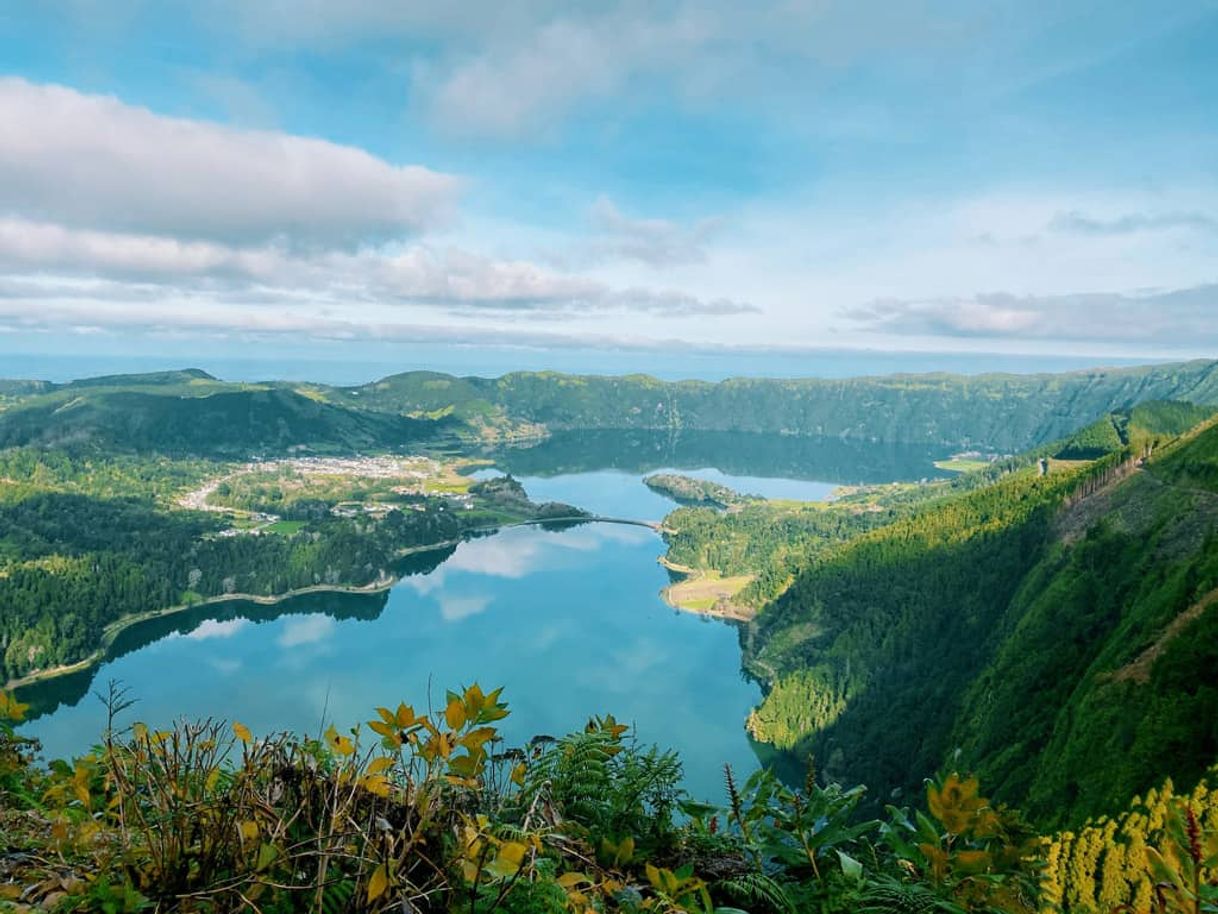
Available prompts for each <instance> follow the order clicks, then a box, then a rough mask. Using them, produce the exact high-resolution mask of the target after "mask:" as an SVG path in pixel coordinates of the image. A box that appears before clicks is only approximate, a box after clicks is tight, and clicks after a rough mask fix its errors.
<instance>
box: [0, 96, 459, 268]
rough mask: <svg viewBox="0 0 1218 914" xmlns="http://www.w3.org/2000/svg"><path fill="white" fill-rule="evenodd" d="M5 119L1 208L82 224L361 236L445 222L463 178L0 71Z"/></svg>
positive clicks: (251, 236)
mask: <svg viewBox="0 0 1218 914" xmlns="http://www.w3.org/2000/svg"><path fill="white" fill-rule="evenodd" d="M0 123H4V124H7V125H9V129H5V130H3V131H0V213H6V214H8V215H10V216H12V215H17V216H22V217H25V218H28V219H31V220H36V221H45V222H54V223H59V224H63V225H70V226H76V227H84V228H91V229H105V230H117V231H121V232H133V233H143V234H153V235H172V236H175V237H181V238H192V239H211V240H221V241H230V242H242V243H246V242H251V241H260V242H261V241H267V240H270V239H277V238H278V239H285V240H287V241H289V242H293V243H301V244H317V243H321V244H344V245H349V244H353V243H357V242H360V241H364V240H367V239H369V238H383V237H396V236H400V235H402V234H403V233H413V232H419V231H422V230H424V229H427V228H429V227H432V226H434V225H436V224H438V223H443V222H445V221H446V220H447V219H448V218H449V217H450V215H451V211H452V207H453V204H454V199H455V196H456V193H457V190H458V181H457V180H456V179H455V178H454V177H452V176H450V175H445V174H441V173H439V172H435V171H432V170H430V169H427V168H423V167H420V166H417V165H407V166H397V165H392V164H390V163H388V162H385V161H384V160H382V159H378V158H376V157H375V156H373V155H370V154H369V153H367V152H365V151H364V150H362V149H357V148H355V147H351V146H340V145H337V144H335V143H329V142H326V141H324V140H317V139H311V138H307V137H301V136H294V135H290V134H286V133H279V132H272V131H259V130H239V129H234V128H230V127H223V126H219V125H216V124H210V123H206V122H202V121H193V120H186V119H182V118H173V117H166V116H163V115H159V114H155V113H153V112H152V111H149V110H148V109H146V108H139V107H135V106H132V105H127V104H124V103H123V102H121V101H119V100H118V99H116V98H113V97H109V96H101V95H86V94H84V93H81V92H77V91H75V90H73V89H69V88H65V87H63V86H55V85H36V84H33V83H30V82H27V81H26V80H23V79H18V78H11V77H9V78H3V79H0ZM14 125H19V129H13V128H14Z"/></svg>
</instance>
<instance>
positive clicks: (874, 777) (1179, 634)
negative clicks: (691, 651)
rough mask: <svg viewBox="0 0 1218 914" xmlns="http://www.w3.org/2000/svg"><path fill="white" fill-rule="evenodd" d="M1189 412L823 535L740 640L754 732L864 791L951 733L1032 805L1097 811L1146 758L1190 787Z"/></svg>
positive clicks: (1215, 525)
mask: <svg viewBox="0 0 1218 914" xmlns="http://www.w3.org/2000/svg"><path fill="white" fill-rule="evenodd" d="M1165 413H1172V414H1176V415H1186V414H1187V415H1188V416H1190V417H1191V416H1192V413H1191V412H1188V411H1182V410H1176V409H1175V408H1163V409H1160V410H1157V411H1155V412H1154V417H1156V418H1157V419H1162V417H1163V415H1164V414H1165ZM1105 421H1106V422H1108V423H1109V426H1110V427H1112V428H1114V429H1115V427H1116V426H1115V425H1114V424H1112V420H1105ZM1146 421H1147V417H1145V416H1142V415H1139V416H1138V418H1137V420H1136V421H1134V422H1131V423H1127V425H1126V428H1127V429H1132V430H1133V432H1134V433H1135V434H1137V435H1140V436H1141V437H1145V434H1146V431H1145V428H1144V426H1143V425H1142V424H1141V423H1143V422H1146ZM1203 428H1204V430H1203V431H1201V432H1200V433H1196V434H1192V435H1190V436H1186V438H1185V439H1182V440H1181V441H1180V442H1179V443H1176V444H1170V445H1167V446H1166V447H1163V448H1162V449H1160V450H1159V451H1156V453H1155V455H1154V456H1153V457H1152V458H1151V459H1150V461H1149V462H1148V463H1146V465H1145V466H1144V467H1143V466H1141V464H1140V461H1138V460H1137V459H1136V455H1134V454H1131V453H1130V452H1129V451H1128V450H1126V449H1122V450H1118V451H1116V452H1114V453H1111V454H1109V455H1108V456H1107V457H1104V458H1103V459H1101V460H1098V461H1095V462H1093V463H1090V464H1084V465H1078V464H1063V465H1058V466H1054V467H1051V469H1050V471H1049V473H1047V474H1045V475H1042V473H1041V471H1040V470H1039V469H1038V468H1035V467H1028V468H1025V469H1021V470H1018V471H1016V472H1012V473H1008V474H1007V475H1006V476H1004V477H1002V478H1001V479H999V480H998V481H997V482H995V483H994V484H992V485H986V486H983V487H980V488H976V489H974V490H972V491H964V492H963V493H962V494H956V495H951V496H948V497H945V498H942V499H939V500H935V501H931V502H930V503H928V504H925V505H923V506H922V507H919V508H917V509H916V510H915V511H914V512H913V513H911V514H909V515H907V516H904V517H900V518H899V519H897V520H896V521H895V522H893V523H891V524H888V525H886V526H884V527H881V528H880V529H878V530H874V531H872V532H869V533H865V534H862V535H859V536H855V537H853V538H851V539H847V540H845V541H844V542H841V543H839V544H837V545H835V546H832V547H831V548H828V549H821V550H820V551H819V552H818V553H816V554H815V560H814V561H808V562H807V564H805V565H804V567H803V568H802V569H801V570H800V571H799V572H798V573H797V574H796V575H795V577H794V580H793V581H792V582H791V584H790V586H789V587H787V588H786V590H785V591H784V592H783V593H782V594H781V595H780V596H779V597H777V598H776V599H775V600H773V601H772V602H771V603H769V604H768V605H765V606H764V608H763V609H762V611H761V613H760V615H759V616H758V618H757V620H756V622H755V623H754V626H753V629H752V631H751V632H750V633H749V637H748V638H746V645H747V648H748V649H747V657H746V662H747V664H748V666H749V669H751V670H752V671H753V672H754V673H755V674H756V675H758V676H759V677H761V678H763V679H764V680H766V681H767V682H769V684H770V687H771V688H770V691H769V693H768V695H767V697H766V699H765V701H764V702H763V704H762V705H761V707H760V708H759V709H758V711H757V712H756V713H755V715H754V717H753V719H752V721H751V722H750V723H751V727H752V729H753V731H754V733H755V734H756V735H757V736H759V737H761V738H764V739H768V740H770V741H773V742H775V743H777V744H778V745H780V746H784V747H787V748H791V749H793V750H795V751H797V752H799V753H801V754H808V753H811V754H813V755H815V757H816V758H817V760H818V763H819V764H820V765H822V766H823V767H824V768H826V769H827V770H829V771H831V772H833V773H838V774H840V773H843V772H847V771H848V772H850V774H851V776H855V777H859V778H860V779H862V780H864V781H866V782H867V783H869V784H871V785H872V786H873V787H874V788H876V789H878V790H879V791H880V795H881V796H883V795H886V794H887V792H888V791H891V790H894V789H901V790H909V789H912V788H913V787H915V786H916V785H917V784H918V783H919V781H920V779H921V778H922V777H923V775H924V772H925V771H926V770H927V769H928V768H934V767H936V766H937V765H938V764H941V763H942V762H943V760H944V759H945V758H947V757H948V756H949V755H951V753H952V752H953V751H955V750H957V749H959V750H960V751H961V753H962V755H961V759H962V761H963V762H965V763H967V765H968V766H969V767H972V768H975V770H977V771H978V772H979V773H980V774H981V775H982V777H983V779H984V780H985V781H986V783H989V784H992V785H993V789H994V792H995V794H996V796H998V797H1000V798H1002V799H1005V800H1008V801H1012V802H1019V803H1021V804H1026V806H1027V808H1028V809H1029V811H1030V812H1032V813H1033V814H1034V815H1036V816H1038V817H1039V818H1040V819H1041V820H1042V821H1057V822H1076V821H1079V820H1081V819H1083V818H1085V817H1087V816H1088V815H1092V814H1098V813H1100V812H1104V811H1107V810H1109V809H1111V808H1112V807H1113V805H1114V804H1117V803H1120V802H1121V801H1122V798H1124V797H1128V796H1130V795H1132V794H1133V793H1136V792H1140V791H1142V790H1145V789H1146V788H1147V787H1149V786H1150V785H1151V784H1153V783H1154V782H1155V781H1156V779H1157V778H1159V777H1161V776H1162V774H1163V773H1164V771H1165V767H1166V770H1167V772H1168V773H1170V774H1172V775H1173V776H1175V777H1177V778H1179V779H1180V780H1182V781H1193V782H1195V781H1196V779H1197V778H1198V777H1200V776H1201V774H1202V773H1203V772H1204V770H1205V769H1206V768H1207V766H1209V765H1211V764H1212V763H1213V761H1214V759H1215V758H1216V757H1218V724H1216V723H1215V722H1216V721H1218V681H1215V679H1214V677H1213V672H1212V671H1213V670H1215V669H1218V627H1216V626H1218V617H1216V616H1215V615H1214V614H1213V613H1210V612H1208V611H1207V610H1208V609H1209V607H1210V605H1211V603H1212V602H1214V598H1213V591H1214V590H1215V588H1216V587H1218V536H1216V535H1215V531H1216V530H1218V492H1215V491H1214V486H1213V484H1212V482H1213V480H1214V479H1215V477H1214V475H1213V474H1212V468H1213V467H1214V466H1216V465H1218V430H1216V429H1215V428H1213V427H1208V426H1203ZM1071 440H1072V441H1077V440H1080V439H1079V437H1078V436H1075V437H1074V438H1072V439H1071ZM1091 440H1103V439H1099V438H1092V439H1091ZM1098 758H1104V759H1107V760H1109V761H1107V762H1106V763H1105V764H1104V765H1102V766H1098V769H1102V770H1098V769H1097V765H1096V759H1098Z"/></svg>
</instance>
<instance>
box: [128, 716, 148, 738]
mask: <svg viewBox="0 0 1218 914" xmlns="http://www.w3.org/2000/svg"><path fill="white" fill-rule="evenodd" d="M131 735H132V736H133V737H135V739H136V742H140V743H142V742H144V741H145V740H146V739H148V725H147V724H142V723H140V722H139V721H136V722H135V723H134V724H132V725H131Z"/></svg>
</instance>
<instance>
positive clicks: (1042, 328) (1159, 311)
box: [845, 283, 1218, 345]
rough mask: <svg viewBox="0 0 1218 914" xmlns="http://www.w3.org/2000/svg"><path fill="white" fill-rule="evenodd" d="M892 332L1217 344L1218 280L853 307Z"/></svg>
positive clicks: (861, 319) (858, 315)
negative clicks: (1130, 289) (1177, 286)
mask: <svg viewBox="0 0 1218 914" xmlns="http://www.w3.org/2000/svg"><path fill="white" fill-rule="evenodd" d="M845 316H846V317H847V318H848V319H850V320H852V321H854V322H856V323H858V324H859V325H860V326H861V327H863V328H864V329H866V330H868V331H871V332H877V333H886V334H896V335H913V336H941V337H982V338H996V339H1003V338H1016V339H1024V340H1029V341H1033V340H1077V341H1080V342H1082V341H1093V342H1094V341H1104V342H1124V343H1129V342H1141V343H1149V344H1178V343H1180V342H1181V341H1185V340H1187V341H1190V342H1191V343H1193V344H1194V345H1216V344H1218V320H1216V319H1215V317H1216V316H1218V283H1212V284H1207V285H1201V286H1195V287H1192V288H1186V289H1173V290H1168V291H1164V290H1144V291H1134V292H1092V293H1085V294H1078V295H1041V296H1034V295H1026V296H1016V295H1011V294H1009V293H1003V292H994V293H988V294H983V295H976V296H972V297H970V298H946V299H930V300H922V301H917V300H892V299H890V300H884V301H876V302H872V303H871V304H868V305H864V306H862V307H859V308H852V309H848V310H847V311H846V312H845Z"/></svg>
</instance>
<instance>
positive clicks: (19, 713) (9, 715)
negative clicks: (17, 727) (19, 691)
mask: <svg viewBox="0 0 1218 914" xmlns="http://www.w3.org/2000/svg"><path fill="white" fill-rule="evenodd" d="M29 709H30V706H29V705H27V704H25V703H23V702H20V701H18V700H17V699H16V698H15V697H14V696H13V693H12V692H0V719H7V720H11V721H14V722H15V721H21V720H25V712H26V711H28V710H29Z"/></svg>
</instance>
